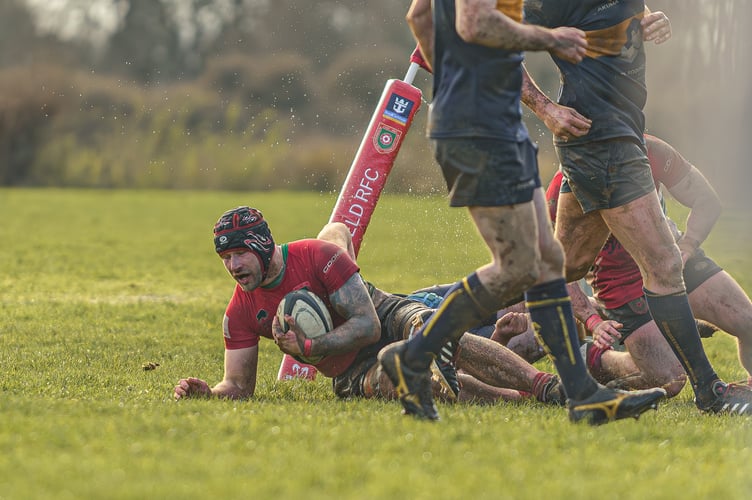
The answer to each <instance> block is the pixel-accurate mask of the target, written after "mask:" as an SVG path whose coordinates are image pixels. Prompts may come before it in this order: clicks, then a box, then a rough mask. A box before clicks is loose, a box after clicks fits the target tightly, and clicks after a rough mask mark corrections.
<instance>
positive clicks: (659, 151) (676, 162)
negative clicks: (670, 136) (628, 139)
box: [645, 134, 692, 189]
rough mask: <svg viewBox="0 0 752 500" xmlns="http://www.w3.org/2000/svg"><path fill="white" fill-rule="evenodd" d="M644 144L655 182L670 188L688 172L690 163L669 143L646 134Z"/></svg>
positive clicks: (690, 166)
mask: <svg viewBox="0 0 752 500" xmlns="http://www.w3.org/2000/svg"><path fill="white" fill-rule="evenodd" d="M645 144H646V146H647V148H648V159H649V160H650V169H651V170H652V172H653V179H655V183H656V184H658V183H660V184H663V185H664V186H666V187H667V188H669V189H670V188H671V187H673V186H675V185H676V184H677V183H678V182H679V181H680V180H682V179H683V178H684V177H686V176H687V174H689V172H690V170H691V169H692V164H691V163H689V162H688V161H687V160H686V159H684V157H683V156H682V155H681V154H680V153H679V152H678V151H677V150H676V149H674V148H673V147H672V146H671V145H669V144H668V143H666V142H665V141H662V140H661V139H659V138H657V137H654V136H652V135H648V134H646V135H645Z"/></svg>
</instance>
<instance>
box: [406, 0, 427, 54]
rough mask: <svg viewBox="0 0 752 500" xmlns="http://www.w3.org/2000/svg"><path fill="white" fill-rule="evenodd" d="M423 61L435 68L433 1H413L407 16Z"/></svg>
mask: <svg viewBox="0 0 752 500" xmlns="http://www.w3.org/2000/svg"><path fill="white" fill-rule="evenodd" d="M405 19H406V20H407V25H408V26H409V27H410V31H412V33H413V36H414V37H415V40H416V41H417V42H418V47H420V52H421V53H422V54H423V59H424V60H425V61H426V63H427V64H428V65H429V67H431V68H433V38H434V35H433V12H432V11H431V0H413V2H412V3H411V4H410V8H409V9H408V11H407V15H406V16H405Z"/></svg>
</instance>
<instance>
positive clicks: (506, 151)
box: [432, 138, 541, 207]
mask: <svg viewBox="0 0 752 500" xmlns="http://www.w3.org/2000/svg"><path fill="white" fill-rule="evenodd" d="M432 143H433V148H434V156H435V157H436V161H437V162H438V163H439V165H440V166H441V171H442V173H443V174H444V180H445V181H446V185H447V190H448V191H449V205H450V206H452V207H469V206H485V207H501V206H508V205H517V204H520V203H527V202H529V201H531V200H532V199H533V192H534V191H535V189H537V188H539V187H540V186H541V182H540V175H539V172H538V147H537V146H536V145H535V144H533V143H532V141H530V140H529V139H526V140H523V141H521V142H511V141H500V140H497V139H485V138H472V139H467V138H457V139H434V140H433V141H432Z"/></svg>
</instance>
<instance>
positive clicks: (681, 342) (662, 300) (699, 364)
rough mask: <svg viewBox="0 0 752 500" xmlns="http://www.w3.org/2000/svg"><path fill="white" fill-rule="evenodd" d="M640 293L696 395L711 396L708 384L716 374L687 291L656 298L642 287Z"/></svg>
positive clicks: (710, 388)
mask: <svg viewBox="0 0 752 500" xmlns="http://www.w3.org/2000/svg"><path fill="white" fill-rule="evenodd" d="M642 291H643V292H644V293H645V299H646V300H647V302H648V307H649V308H650V314H652V316H653V319H654V320H655V323H656V325H658V329H659V330H660V331H661V333H662V334H663V336H664V337H665V339H666V340H667V341H668V345H670V346H671V349H672V350H673V351H674V354H676V357H677V358H679V362H680V363H681V365H682V366H683V367H684V371H686V372H687V376H688V377H689V381H690V382H691V383H692V388H693V389H694V391H695V396H697V397H698V398H699V397H700V396H702V395H704V396H705V398H704V399H706V398H707V397H714V396H713V395H712V387H711V385H712V382H713V381H714V380H715V379H717V378H718V375H717V374H716V373H715V370H714V369H713V366H712V365H711V364H710V361H708V357H707V356H706V355H705V349H704V348H703V346H702V341H701V340H700V334H699V333H698V331H697V323H695V318H694V316H693V314H692V308H691V307H690V305H689V299H688V298H687V294H686V292H681V293H675V294H671V295H656V294H655V293H653V292H651V291H650V290H647V289H645V288H643V289H642Z"/></svg>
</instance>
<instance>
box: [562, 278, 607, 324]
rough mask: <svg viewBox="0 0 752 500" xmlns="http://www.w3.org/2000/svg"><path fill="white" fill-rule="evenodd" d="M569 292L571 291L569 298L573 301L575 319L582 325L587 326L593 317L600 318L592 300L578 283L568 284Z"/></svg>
mask: <svg viewBox="0 0 752 500" xmlns="http://www.w3.org/2000/svg"><path fill="white" fill-rule="evenodd" d="M567 290H568V291H569V297H570V299H571V300H572V310H573V312H574V316H575V318H577V319H578V320H579V321H580V322H581V323H582V324H585V323H586V322H587V320H588V319H589V318H590V317H591V316H598V317H600V316H599V315H598V311H596V310H595V307H593V304H592V303H591V302H590V299H589V298H588V296H587V295H586V294H585V292H584V291H583V290H582V288H581V287H580V283H579V282H578V281H573V282H571V283H568V284H567Z"/></svg>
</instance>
